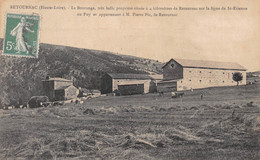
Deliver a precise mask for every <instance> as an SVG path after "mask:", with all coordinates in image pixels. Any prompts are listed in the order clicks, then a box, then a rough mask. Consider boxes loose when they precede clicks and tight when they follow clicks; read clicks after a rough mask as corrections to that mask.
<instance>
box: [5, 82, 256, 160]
mask: <svg viewBox="0 0 260 160" xmlns="http://www.w3.org/2000/svg"><path fill="white" fill-rule="evenodd" d="M201 93H203V94H204V98H203V100H200V94H201ZM259 95H260V85H259V84H255V85H248V86H238V87H226V88H211V89H203V90H195V91H194V92H186V93H185V96H184V98H183V99H182V101H181V99H172V98H170V95H168V94H165V95H163V96H159V95H157V94H148V95H136V96H122V97H99V98H96V99H91V100H88V101H85V103H84V104H67V105H64V106H57V107H52V108H37V109H14V110H5V111H3V110H1V111H0V112H1V113H0V114H1V118H0V126H1V127H0V144H1V145H0V159H37V160H38V159H136V160H139V159H147V160H150V159H219V160H220V159H221V160H222V159H241V160H242V159H260V154H259V148H260V141H259V139H260V113H259V105H260V99H259Z"/></svg>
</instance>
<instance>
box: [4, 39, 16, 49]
mask: <svg viewBox="0 0 260 160" xmlns="http://www.w3.org/2000/svg"><path fill="white" fill-rule="evenodd" d="M14 45H15V43H13V42H11V41H7V43H6V48H5V49H6V50H8V51H10V50H12V49H13V46H14Z"/></svg>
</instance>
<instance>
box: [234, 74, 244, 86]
mask: <svg viewBox="0 0 260 160" xmlns="http://www.w3.org/2000/svg"><path fill="white" fill-rule="evenodd" d="M232 79H233V80H234V81H236V82H237V86H238V84H239V81H242V80H243V75H242V73H240V72H235V73H234V74H233V77H232Z"/></svg>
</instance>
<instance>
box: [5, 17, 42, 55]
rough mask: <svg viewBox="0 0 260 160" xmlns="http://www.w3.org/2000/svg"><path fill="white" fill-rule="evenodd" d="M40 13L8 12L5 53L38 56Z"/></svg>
mask: <svg viewBox="0 0 260 160" xmlns="http://www.w3.org/2000/svg"><path fill="white" fill-rule="evenodd" d="M39 24H40V16H39V15H25V14H14V13H7V15H6V26H5V27H6V29H5V37H4V38H5V39H4V47H3V55H8V56H20V57H28V58H30V57H32V58H38V50H39Z"/></svg>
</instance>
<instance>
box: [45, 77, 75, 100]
mask: <svg viewBox="0 0 260 160" xmlns="http://www.w3.org/2000/svg"><path fill="white" fill-rule="evenodd" d="M42 83H43V90H44V95H46V96H47V97H48V98H49V99H50V101H58V100H66V99H72V98H77V96H78V94H79V91H78V89H77V88H76V87H74V86H73V81H72V80H67V79H64V78H47V79H46V80H43V81H42Z"/></svg>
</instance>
